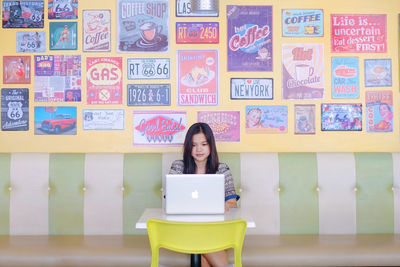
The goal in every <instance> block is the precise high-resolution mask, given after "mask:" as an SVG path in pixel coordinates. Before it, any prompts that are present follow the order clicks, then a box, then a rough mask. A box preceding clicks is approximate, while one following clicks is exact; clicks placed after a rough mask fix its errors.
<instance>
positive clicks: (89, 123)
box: [82, 109, 125, 131]
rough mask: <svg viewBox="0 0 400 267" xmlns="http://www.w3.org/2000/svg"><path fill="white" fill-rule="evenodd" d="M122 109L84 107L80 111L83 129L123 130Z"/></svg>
mask: <svg viewBox="0 0 400 267" xmlns="http://www.w3.org/2000/svg"><path fill="white" fill-rule="evenodd" d="M124 112H125V111H124V110H123V109H84V110H83V112H82V128H83V130H97V131H105V130H124V129H125V116H124Z"/></svg>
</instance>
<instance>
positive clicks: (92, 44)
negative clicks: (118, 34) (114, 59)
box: [82, 10, 111, 52]
mask: <svg viewBox="0 0 400 267" xmlns="http://www.w3.org/2000/svg"><path fill="white" fill-rule="evenodd" d="M110 13H111V12H110V10H83V40H82V41H83V51H84V52H109V51H111V38H110V37H111V16H110Z"/></svg>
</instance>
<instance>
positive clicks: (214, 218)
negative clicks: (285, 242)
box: [136, 208, 256, 229]
mask: <svg viewBox="0 0 400 267" xmlns="http://www.w3.org/2000/svg"><path fill="white" fill-rule="evenodd" d="M152 218H154V219H161V220H167V221H178V222H218V221H229V220H235V219H244V220H245V221H246V222H247V228H255V227H256V223H255V222H254V220H253V218H252V217H251V216H249V214H247V213H246V212H245V211H244V210H242V209H240V208H236V209H230V210H229V212H228V213H225V214H221V215H167V214H165V212H164V211H163V210H162V209H161V208H156V209H145V210H144V212H143V214H142V216H140V218H139V221H138V222H137V223H136V229H146V228H147V226H146V222H147V221H148V220H149V219H152Z"/></svg>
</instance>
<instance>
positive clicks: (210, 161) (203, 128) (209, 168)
mask: <svg viewBox="0 0 400 267" xmlns="http://www.w3.org/2000/svg"><path fill="white" fill-rule="evenodd" d="M198 133H203V134H204V135H205V137H206V140H207V143H208V145H209V146H210V155H209V156H208V158H207V164H206V173H216V172H217V171H218V165H219V160H218V153H217V146H216V145H215V139H214V134H213V132H212V130H211V128H210V126H209V125H208V124H207V123H204V122H198V123H195V124H193V125H192V126H190V128H189V129H188V131H187V133H186V137H185V142H184V143H183V163H184V169H183V173H189V174H193V173H196V163H195V162H194V158H193V157H192V149H193V135H195V134H198Z"/></svg>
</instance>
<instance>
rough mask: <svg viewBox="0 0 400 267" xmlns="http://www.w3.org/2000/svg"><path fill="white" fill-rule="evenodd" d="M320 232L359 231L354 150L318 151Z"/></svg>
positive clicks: (341, 232) (344, 232) (345, 232)
mask: <svg viewBox="0 0 400 267" xmlns="http://www.w3.org/2000/svg"><path fill="white" fill-rule="evenodd" d="M317 162H318V188H319V233H320V234H355V233H356V231H357V229H356V215H357V214H356V193H355V191H354V188H355V185H356V173H355V162H354V154H353V153H317Z"/></svg>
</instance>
